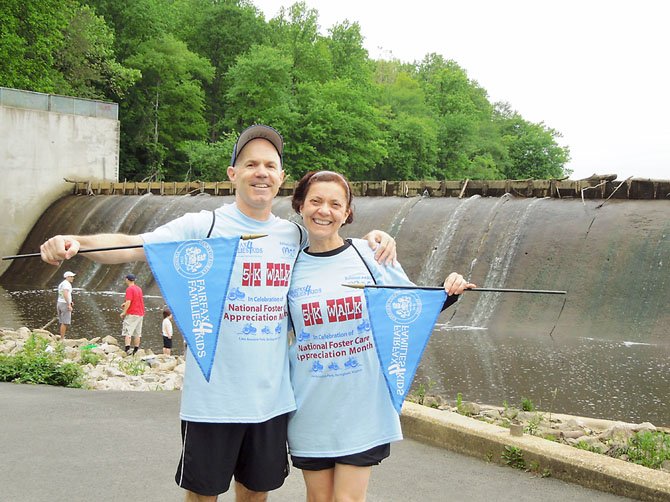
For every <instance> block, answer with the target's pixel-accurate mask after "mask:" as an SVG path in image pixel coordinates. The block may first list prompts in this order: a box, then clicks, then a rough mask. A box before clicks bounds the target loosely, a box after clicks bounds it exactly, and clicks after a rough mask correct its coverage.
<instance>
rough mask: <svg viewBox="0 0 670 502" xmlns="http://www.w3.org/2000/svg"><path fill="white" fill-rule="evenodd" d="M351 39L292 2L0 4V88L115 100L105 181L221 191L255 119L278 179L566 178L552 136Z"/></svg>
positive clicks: (454, 79) (428, 70) (28, 0)
mask: <svg viewBox="0 0 670 502" xmlns="http://www.w3.org/2000/svg"><path fill="white" fill-rule="evenodd" d="M362 31H363V30H362V29H361V27H360V26H359V25H358V24H357V23H351V22H349V21H346V20H345V21H342V22H339V23H336V24H335V25H333V26H332V27H330V28H329V30H328V34H327V35H322V34H321V32H320V27H319V18H318V12H317V11H316V10H315V9H312V8H309V7H308V6H307V4H306V3H305V2H297V3H294V4H293V5H291V6H290V7H284V8H282V9H281V10H280V12H279V14H278V15H277V16H276V17H275V18H274V19H271V20H269V21H266V20H265V19H264V17H263V15H262V14H261V13H260V12H259V10H258V9H256V7H254V5H253V3H252V2H251V1H248V0H22V1H19V0H5V1H4V3H3V8H2V9H0V85H2V86H7V87H15V88H19V89H27V90H33V91H39V92H48V93H56V94H68V95H75V96H79V97H86V98H97V99H107V100H113V101H117V102H118V103H119V105H120V114H119V116H120V120H121V151H120V177H121V179H124V178H125V179H129V180H137V181H139V180H161V179H165V180H184V179H200V180H202V181H210V180H212V181H213V180H217V181H218V180H223V179H225V170H226V167H227V164H228V161H227V159H228V158H229V157H230V151H225V149H227V148H228V147H229V145H230V144H231V142H230V138H231V137H235V136H236V135H237V133H238V132H239V131H241V130H242V129H243V128H244V127H246V126H248V125H250V124H252V123H258V122H263V123H267V124H270V125H272V126H274V127H276V128H277V129H279V130H280V131H281V132H282V133H283V135H284V137H285V139H286V150H285V157H284V160H285V167H286V171H287V174H289V175H290V176H291V177H293V178H298V177H300V176H301V175H302V174H304V173H305V172H306V171H307V170H311V169H314V168H327V169H334V170H337V171H340V172H342V173H343V174H345V175H348V176H349V177H350V178H351V179H352V180H366V179H388V180H399V179H407V180H412V179H465V178H471V179H502V178H514V179H525V178H558V177H562V176H564V175H565V174H567V171H566V170H565V169H564V166H565V164H566V163H567V162H568V160H569V149H568V148H567V147H564V146H561V145H559V144H558V140H559V139H560V138H561V135H560V133H559V132H558V131H556V130H555V129H552V128H550V127H548V126H547V125H545V124H544V123H542V122H540V123H532V122H529V121H526V120H525V119H523V118H522V117H521V116H520V115H519V114H518V113H517V112H515V111H513V110H512V109H511V107H510V106H509V105H507V104H504V103H503V104H500V103H498V104H495V105H494V104H492V103H491V102H490V101H489V98H488V94H487V92H486V90H485V89H484V88H482V87H481V86H480V85H479V84H478V83H477V82H475V81H474V80H472V79H470V78H469V77H468V75H467V72H466V71H465V69H464V68H462V67H461V66H459V64H458V63H457V62H455V61H452V60H447V59H445V58H444V57H443V56H440V55H439V54H428V55H426V56H425V57H424V58H423V60H421V61H420V62H415V63H403V62H400V61H397V60H391V61H386V60H379V61H374V60H371V59H370V57H369V55H368V53H367V51H366V49H365V48H364V46H363V41H364V37H363V33H362Z"/></svg>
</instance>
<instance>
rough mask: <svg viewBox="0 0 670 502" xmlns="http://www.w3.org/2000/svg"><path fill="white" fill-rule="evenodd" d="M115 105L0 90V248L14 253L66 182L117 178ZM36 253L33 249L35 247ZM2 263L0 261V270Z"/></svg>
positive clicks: (69, 188) (68, 188) (66, 186)
mask: <svg viewBox="0 0 670 502" xmlns="http://www.w3.org/2000/svg"><path fill="white" fill-rule="evenodd" d="M117 110H118V109H117V105H116V104H114V103H103V102H99V101H91V100H79V99H73V98H67V97H62V96H51V95H47V94H40V93H31V92H26V91H17V90H13V89H5V88H0V172H1V173H2V185H1V186H0V195H1V196H0V214H1V215H2V217H1V218H0V237H1V238H0V252H1V253H2V255H3V256H6V255H12V254H17V253H18V251H19V248H20V246H21V244H22V243H23V241H24V239H25V238H26V236H27V234H28V232H29V231H30V229H31V228H32V227H33V225H34V223H35V222H36V221H37V219H38V218H39V217H40V216H41V215H42V213H43V212H44V211H45V210H46V208H47V207H49V205H51V204H52V203H53V202H54V201H55V200H57V199H58V198H60V197H62V196H63V195H66V194H68V193H71V191H72V187H73V185H72V183H69V182H67V181H65V180H66V179H68V180H91V181H118V172H119V135H120V127H119V121H118V119H117V115H118V111H117ZM35 251H37V250H35ZM6 266H7V262H6V261H3V262H2V263H0V274H1V273H2V272H4V270H5V269H6Z"/></svg>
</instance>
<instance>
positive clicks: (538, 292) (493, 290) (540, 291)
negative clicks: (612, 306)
mask: <svg viewBox="0 0 670 502" xmlns="http://www.w3.org/2000/svg"><path fill="white" fill-rule="evenodd" d="M342 286H347V287H349V288H357V289H364V288H387V289H422V290H427V291H433V290H435V291H436V290H444V288H443V287H439V286H382V285H377V284H342ZM464 291H476V292H480V293H488V292H491V293H532V294H536V295H566V294H567V293H568V292H567V291H555V290H550V289H510V288H469V289H465V290H464Z"/></svg>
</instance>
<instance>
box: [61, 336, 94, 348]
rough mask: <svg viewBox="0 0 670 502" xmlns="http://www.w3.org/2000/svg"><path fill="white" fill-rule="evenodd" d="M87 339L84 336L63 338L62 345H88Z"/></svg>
mask: <svg viewBox="0 0 670 502" xmlns="http://www.w3.org/2000/svg"><path fill="white" fill-rule="evenodd" d="M88 344H89V341H88V340H87V339H86V338H77V339H74V338H66V339H65V340H63V345H65V346H66V347H81V346H83V345H88Z"/></svg>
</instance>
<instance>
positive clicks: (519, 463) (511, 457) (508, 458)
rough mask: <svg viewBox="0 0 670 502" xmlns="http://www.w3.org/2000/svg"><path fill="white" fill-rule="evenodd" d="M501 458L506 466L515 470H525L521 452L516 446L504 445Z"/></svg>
mask: <svg viewBox="0 0 670 502" xmlns="http://www.w3.org/2000/svg"><path fill="white" fill-rule="evenodd" d="M501 458H502V459H503V461H504V462H505V464H506V465H508V466H510V467H514V468H515V469H525V468H526V461H525V459H524V458H523V451H522V450H521V449H520V448H517V447H516V446H510V445H505V449H504V450H503V452H502V455H501Z"/></svg>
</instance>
